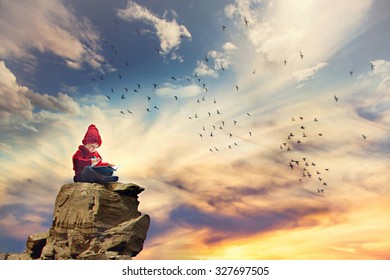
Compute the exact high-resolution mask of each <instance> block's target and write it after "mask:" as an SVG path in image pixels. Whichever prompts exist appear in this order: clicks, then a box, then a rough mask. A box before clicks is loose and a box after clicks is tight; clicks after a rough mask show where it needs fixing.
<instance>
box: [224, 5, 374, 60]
mask: <svg viewBox="0 0 390 280" xmlns="http://www.w3.org/2000/svg"><path fill="white" fill-rule="evenodd" d="M372 3H373V1H372V0H363V1H359V2H356V1H353V0H348V1H339V2H337V3H335V2H334V1H332V0H326V1H312V0H303V1H281V0H276V1H261V0H236V1H235V3H234V4H229V5H228V6H226V7H225V15H226V16H227V17H229V18H231V19H234V21H235V23H236V26H237V27H238V28H239V29H241V30H242V31H243V32H244V33H245V34H246V36H247V37H248V39H249V41H250V43H251V44H252V46H253V47H254V49H255V51H256V52H257V53H262V54H264V57H265V58H266V60H267V61H271V62H276V63H280V62H282V61H283V60H288V61H289V60H300V58H299V51H303V52H304V54H305V53H307V55H305V61H307V62H308V63H310V62H313V61H318V60H322V61H324V60H326V59H327V58H329V57H330V56H331V55H332V54H333V53H334V52H335V51H337V49H338V48H339V47H340V45H343V44H345V43H346V42H347V41H348V40H350V39H351V37H350V36H351V34H354V35H356V34H357V33H356V32H355V31H357V27H358V26H359V24H358V23H359V22H361V21H362V19H364V16H365V15H367V12H368V10H369V9H370V7H371V5H372ZM346 14H347V15H348V17H346V16H345V15H346ZM245 18H246V19H247V21H248V25H246V24H245V21H244V19H245Z"/></svg>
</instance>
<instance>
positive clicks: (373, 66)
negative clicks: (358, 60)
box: [370, 62, 375, 71]
mask: <svg viewBox="0 0 390 280" xmlns="http://www.w3.org/2000/svg"><path fill="white" fill-rule="evenodd" d="M370 64H371V71H373V70H374V68H375V65H374V64H372V62H370Z"/></svg>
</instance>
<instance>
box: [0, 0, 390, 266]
mask: <svg viewBox="0 0 390 280" xmlns="http://www.w3.org/2000/svg"><path fill="white" fill-rule="evenodd" d="M0 4H1V6H0V7H1V8H0V161H1V163H2V167H1V170H2V171H1V176H0V252H21V251H22V250H24V248H25V242H26V239H27V237H28V235H30V234H33V233H38V232H44V231H47V230H48V229H49V228H50V226H51V219H52V214H53V206H54V202H55V198H56V195H57V193H58V191H59V190H60V188H61V186H62V185H63V184H65V183H70V182H72V179H73V175H74V173H73V170H72V160H71V158H72V155H73V154H74V152H75V151H76V150H77V147H78V145H80V144H81V140H82V138H83V136H84V134H85V132H86V129H87V127H88V126H89V125H90V124H95V125H96V126H97V128H98V129H99V131H100V134H101V136H102V140H103V143H102V146H101V147H100V148H99V153H100V154H101V155H102V157H103V159H104V161H106V162H110V163H115V164H117V165H120V168H119V169H118V171H117V172H116V175H118V176H119V178H120V182H125V183H127V182H132V183H136V184H139V185H140V186H142V187H144V188H145V191H144V192H143V193H142V194H140V197H139V199H140V205H139V210H140V211H141V212H142V213H147V214H149V215H150V216H151V226H150V229H149V232H148V237H147V240H146V241H145V244H144V250H143V251H142V252H141V253H140V254H139V255H138V256H137V257H136V259H241V260H247V259H390V239H389V236H390V172H389V170H390V162H389V158H390V157H389V156H390V36H389V26H390V13H389V11H390V2H389V1H388V0H377V1H376V0H360V1H355V0H345V1H336V0H302V1H288V0H274V1H266V0H263V1H260V0H228V1H226V0H213V1H209V0H196V1H195V0H188V1H179V0H165V1H152V0H142V1H141V0H137V1H125V0H115V1H100V0H98V1H96V0H84V1H77V0H68V1H65V0H64V1H61V0H21V1H13V0H1V2H0Z"/></svg>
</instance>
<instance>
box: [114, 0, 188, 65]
mask: <svg viewBox="0 0 390 280" xmlns="http://www.w3.org/2000/svg"><path fill="white" fill-rule="evenodd" d="M117 16H118V17H120V18H121V19H123V20H127V21H133V20H140V21H143V22H145V23H146V24H149V25H152V26H153V27H154V29H155V31H156V36H157V38H158V39H159V41H160V53H161V54H162V55H167V54H171V59H172V60H179V61H182V57H181V56H179V55H178V54H177V51H178V49H179V47H180V44H181V43H182V38H184V37H186V38H191V33H190V32H189V31H188V30H187V28H186V27H185V26H184V25H181V24H178V23H177V21H176V19H175V18H176V17H177V15H176V13H174V12H173V16H174V18H173V19H172V20H171V21H169V20H168V19H167V18H166V16H167V12H165V13H164V15H163V17H159V16H157V15H155V14H153V13H152V12H151V11H149V10H148V9H147V8H146V7H143V6H141V5H139V4H137V3H135V2H134V1H128V3H127V7H126V9H119V10H118V11H117Z"/></svg>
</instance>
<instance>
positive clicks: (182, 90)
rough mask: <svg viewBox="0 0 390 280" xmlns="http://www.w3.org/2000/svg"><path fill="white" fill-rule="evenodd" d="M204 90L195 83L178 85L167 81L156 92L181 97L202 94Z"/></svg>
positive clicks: (161, 94) (160, 94)
mask: <svg viewBox="0 0 390 280" xmlns="http://www.w3.org/2000/svg"><path fill="white" fill-rule="evenodd" d="M202 92H203V90H202V88H200V87H199V86H197V85H195V84H190V85H186V86H177V85H172V84H169V83H165V84H163V85H161V86H160V87H159V88H158V89H157V90H156V94H157V95H158V96H163V97H174V96H177V97H180V98H189V97H194V96H197V95H199V94H201V93H202Z"/></svg>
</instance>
